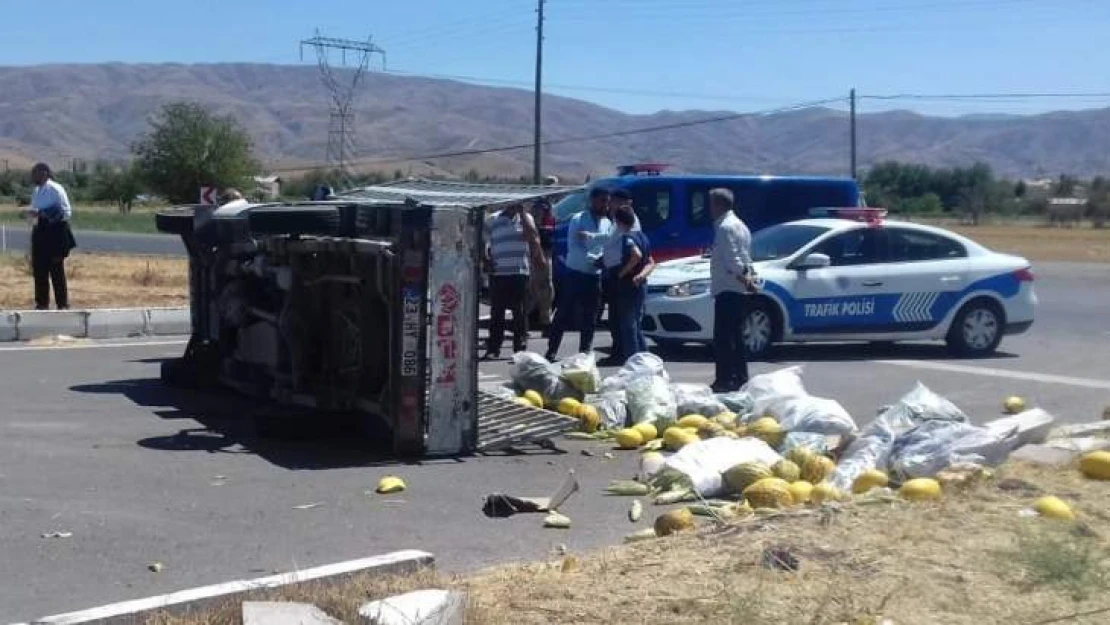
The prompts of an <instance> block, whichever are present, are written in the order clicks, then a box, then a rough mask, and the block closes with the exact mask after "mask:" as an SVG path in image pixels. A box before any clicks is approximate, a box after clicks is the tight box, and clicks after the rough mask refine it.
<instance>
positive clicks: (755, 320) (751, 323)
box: [744, 301, 775, 358]
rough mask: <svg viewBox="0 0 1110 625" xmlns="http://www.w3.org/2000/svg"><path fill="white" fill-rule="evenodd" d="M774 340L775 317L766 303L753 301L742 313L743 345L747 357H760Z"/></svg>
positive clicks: (768, 349)
mask: <svg viewBox="0 0 1110 625" xmlns="http://www.w3.org/2000/svg"><path fill="white" fill-rule="evenodd" d="M774 342H775V318H774V316H773V315H772V313H771V310H770V308H768V306H767V304H766V303H763V302H759V301H757V302H754V303H753V304H752V305H751V306H750V307H749V308H748V310H747V312H746V314H745V315H744V345H745V347H746V348H747V350H746V351H747V355H748V358H761V357H763V356H766V355H767V354H768V353H769V352H770V351H771V346H772V345H774Z"/></svg>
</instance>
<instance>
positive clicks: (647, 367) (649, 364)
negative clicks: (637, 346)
mask: <svg viewBox="0 0 1110 625" xmlns="http://www.w3.org/2000/svg"><path fill="white" fill-rule="evenodd" d="M644 376H651V377H657V378H662V379H663V381H664V382H670V381H671V376H670V374H669V373H667V367H666V365H665V364H664V363H663V359H662V358H660V357H658V356H656V355H655V354H652V353H650V352H641V353H639V354H634V355H633V356H632V357H630V358H629V359H628V361H627V362H625V363H624V366H623V367H621V369H620V371H618V372H617V373H616V374H615V375H613V376H610V377H608V378H605V380H603V381H602V382H601V388H600V389H599V391H600V392H601V393H602V394H605V393H609V392H612V391H623V390H625V389H627V388H628V385H629V383H631V382H632V380H634V379H636V378H640V377H644Z"/></svg>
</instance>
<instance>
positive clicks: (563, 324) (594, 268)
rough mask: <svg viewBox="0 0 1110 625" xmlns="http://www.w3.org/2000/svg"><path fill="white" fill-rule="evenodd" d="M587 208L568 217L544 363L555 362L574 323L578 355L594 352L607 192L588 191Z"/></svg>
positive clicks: (608, 226) (607, 228) (606, 231)
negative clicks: (562, 268)
mask: <svg viewBox="0 0 1110 625" xmlns="http://www.w3.org/2000/svg"><path fill="white" fill-rule="evenodd" d="M589 197H590V199H589V202H590V205H589V207H588V208H587V209H586V210H584V211H582V212H580V213H578V214H576V215H575V216H574V217H571V219H570V223H569V224H568V225H567V259H566V263H565V264H566V270H565V271H564V272H563V274H562V275H561V276H560V277H559V293H558V295H557V298H558V299H557V301H556V304H555V319H554V320H552V322H551V329H550V330H549V331H548V341H547V359H548V360H555V358H556V357H557V356H558V354H559V346H560V345H562V343H563V334H564V333H566V331H567V329H568V328H570V327H571V325H572V324H574V323H580V324H581V326H579V327H580V335H579V339H578V351H579V352H581V353H589V352H592V351H593V348H594V325H595V324H596V322H597V308H598V304H599V303H600V302H599V300H600V297H601V267H600V261H601V254H602V246H603V245H604V243H605V241H607V240H608V237H609V236H610V234H611V233H612V230H613V224H612V223H611V222H610V221H609V219H608V218H607V217H606V215H607V214H608V212H609V192H608V191H606V190H605V189H602V188H600V187H594V188H593V189H590V196H589Z"/></svg>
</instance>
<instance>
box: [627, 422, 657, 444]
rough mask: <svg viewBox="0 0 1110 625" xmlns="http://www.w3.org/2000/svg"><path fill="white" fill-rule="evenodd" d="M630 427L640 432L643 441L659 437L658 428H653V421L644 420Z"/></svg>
mask: <svg viewBox="0 0 1110 625" xmlns="http://www.w3.org/2000/svg"><path fill="white" fill-rule="evenodd" d="M632 429H634V430H636V431H637V432H639V433H640V436H641V437H643V439H644V442H645V443H646V442H648V441H653V440H655V439H657V438H659V430H657V429H656V428H655V424H654V423H648V422H646V421H645V422H643V423H637V424H636V425H634V426H632Z"/></svg>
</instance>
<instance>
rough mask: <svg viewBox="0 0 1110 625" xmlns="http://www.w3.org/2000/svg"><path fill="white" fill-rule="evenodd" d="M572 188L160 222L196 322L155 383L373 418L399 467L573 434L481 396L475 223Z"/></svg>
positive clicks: (207, 213) (291, 207)
mask: <svg viewBox="0 0 1110 625" xmlns="http://www.w3.org/2000/svg"><path fill="white" fill-rule="evenodd" d="M569 190H570V189H568V188H565V187H554V186H512V187H509V186H503V185H478V184H463V183H449V182H433V181H426V180H412V179H410V180H404V181H398V182H395V183H391V184H385V185H379V186H374V187H364V188H361V189H355V190H352V191H348V192H344V193H343V194H342V195H341V196H340V197H338V198H337V199H335V200H333V201H327V202H296V203H273V204H257V205H243V206H233V205H228V206H225V207H222V208H218V207H215V206H201V205H196V206H182V207H175V208H173V209H169V210H166V211H163V212H160V213H158V214H157V215H156V220H157V227H158V230H159V231H161V232H166V233H172V234H177V235H180V236H181V238H182V240H183V241H184V243H185V247H186V249H187V251H188V253H189V295H190V305H191V317H192V337H191V339H190V341H189V344H188V347H187V348H186V350H185V354H184V356H183V357H182V358H180V359H175V360H171V361H167V362H165V363H163V367H162V379H163V381H164V382H165V383H167V384H170V385H174V386H184V387H192V388H197V387H208V388H223V389H228V390H233V391H236V392H239V393H242V394H245V395H247V396H250V397H254V398H258V399H262V400H268V401H273V402H277V403H280V404H287V405H296V406H300V407H304V408H307V409H310V410H309V411H308V412H307V413H306V414H311V415H313V418H318V417H319V415H328V414H346V415H352V414H353V415H356V416H357V417H358V418H360V419H361V418H365V419H367V420H378V421H379V422H380V423H384V425H386V426H388V430H389V432H390V433H391V434H390V435H391V437H392V447H393V449H394V450H395V452H396V453H397V454H399V455H453V454H463V453H469V452H474V451H484V450H491V449H497V448H502V447H507V446H512V445H517V444H522V443H543V442H544V441H546V440H547V439H549V438H550V437H552V436H554V435H555V434H558V433H559V432H562V431H565V430H567V429H570V428H571V427H573V423H570V422H568V421H567V420H566V419H564V418H561V417H558V416H557V415H553V414H552V413H547V412H544V411H537V410H532V409H529V408H526V407H524V406H520V405H518V404H515V403H512V402H506V401H504V400H500V399H497V398H495V397H493V396H492V395H489V394H485V393H480V392H479V389H478V365H477V349H478V345H477V331H478V318H479V314H478V310H479V302H478V293H479V285H480V281H481V274H480V272H481V267H482V256H483V253H484V243H483V241H482V230H483V228H482V224H483V219H484V218H485V215H486V213H487V211H488V210H490V209H495V208H497V207H499V206H504V205H507V204H510V203H514V202H528V201H531V200H534V199H537V198H541V197H558V196H560V195H565V194H566V193H567V192H568V191H569ZM262 418H264V417H262Z"/></svg>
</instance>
